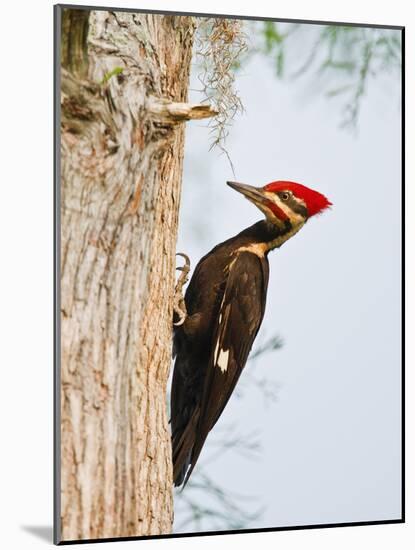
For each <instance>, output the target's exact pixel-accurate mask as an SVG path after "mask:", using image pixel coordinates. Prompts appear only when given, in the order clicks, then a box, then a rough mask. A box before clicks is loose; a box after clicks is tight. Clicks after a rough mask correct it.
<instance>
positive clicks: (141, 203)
mask: <svg viewBox="0 0 415 550" xmlns="http://www.w3.org/2000/svg"><path fill="white" fill-rule="evenodd" d="M72 19H74V21H72ZM72 19H71V21H69V22H68V20H67V19H65V13H64V15H63V25H62V31H63V32H64V29H65V25H66V27H67V28H70V25H71V24H73V26H74V29H75V30H74V31H73V32H74V33H75V35H74V38H73V39H72V40H68V37H66V38H67V40H66V42H65V43H63V44H62V63H63V66H62V70H61V89H62V104H61V105H62V106H61V540H73V539H89V538H101V537H117V536H134V535H154V534H159V533H169V532H170V531H171V525H172V516H173V506H172V477H171V476H172V473H171V451H170V431H169V426H168V419H167V412H166V385H167V379H168V374H169V369H170V362H171V331H172V296H173V288H174V274H175V272H174V269H175V243H176V233H177V221H178V207H179V199H180V186H181V174H182V158H183V142H184V124H183V123H182V121H183V120H188V119H190V118H192V116H191V115H189V114H187V115H186V114H183V113H182V114H180V112H181V110H183V109H180V108H179V109H178V108H177V106H176V107H174V106H173V115H174V113H175V112H177V110H178V111H179V114H177V113H176V115H177V116H169V113H168V112H167V113H166V112H165V111H166V109H165V107H164V106H165V105H166V104H167V105H169V103H170V102H173V103H174V104H177V103H185V102H186V100H187V87H188V78H189V68H190V60H191V49H192V40H193V32H194V22H193V19H192V18H191V17H168V16H160V15H138V14H131V13H114V12H105V11H96V12H94V11H92V12H90V13H89V18H88V21H87V27H85V24H86V22H85V18H82V17H80V18H79V17H78V18H76V17H75V18H72ZM78 20H79V21H78ZM78 23H79V24H78ZM76 25H78V27H76ZM76 28H77V29H78V34H76ZM86 30H87V38H86V39H85V32H86ZM68 32H69V31H68ZM68 44H69V46H68ZM85 45H86V46H85ZM84 47H87V52H79V49H80V48H81V49H82V48H84ZM76 59H79V60H80V61H79V63H80V65H81V66H80V70H79V71H77V70H76ZM155 106H156V107H155ZM191 110H192V109H190V111H191ZM167 111H168V109H167ZM206 116H208V115H206Z"/></svg>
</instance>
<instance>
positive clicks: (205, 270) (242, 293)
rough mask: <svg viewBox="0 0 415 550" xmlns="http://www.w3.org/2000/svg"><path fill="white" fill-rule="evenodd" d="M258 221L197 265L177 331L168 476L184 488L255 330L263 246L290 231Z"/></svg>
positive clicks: (260, 309)
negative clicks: (185, 316) (181, 320)
mask: <svg viewBox="0 0 415 550" xmlns="http://www.w3.org/2000/svg"><path fill="white" fill-rule="evenodd" d="M289 229H290V228H289V227H288V226H286V227H285V228H284V229H281V228H278V227H277V226H275V225H274V224H272V223H269V222H268V221H266V220H264V221H261V222H258V223H256V224H255V225H253V226H251V227H249V228H247V229H245V230H244V231H242V232H241V233H239V234H238V235H236V236H235V237H233V238H231V239H229V240H227V241H225V242H223V243H221V244H220V245H218V246H216V247H215V248H214V249H213V250H211V251H210V252H209V253H208V254H207V255H206V256H204V257H203V258H202V259H201V260H200V262H199V263H198V265H197V266H196V268H195V271H194V274H193V276H192V279H191V281H190V283H189V286H188V288H187V291H186V294H185V303H186V308H187V318H186V320H185V322H184V324H182V325H180V326H177V327H175V333H174V354H175V358H176V360H175V365H174V372H173V383H172V393H171V425H172V447H173V477H174V483H175V485H181V484H182V483H186V482H187V480H188V478H189V476H190V474H191V473H192V471H193V468H194V467H195V464H196V461H197V459H198V457H199V455H200V452H201V450H202V447H203V444H204V442H205V440H206V437H207V435H208V433H209V431H210V430H211V429H212V428H213V426H214V425H215V423H216V422H217V420H218V418H219V417H220V415H221V413H222V411H223V409H224V407H225V405H226V403H227V402H228V400H229V398H230V396H231V394H232V392H233V390H234V388H235V385H236V383H237V381H238V379H239V376H240V374H241V372H242V370H243V368H244V366H245V363H246V361H247V359H248V354H249V352H250V350H251V347H252V344H253V342H254V340H255V337H256V334H257V332H258V330H259V327H260V326H261V322H262V319H263V316H264V312H265V302H266V294H267V286H268V274H269V266H268V258H267V253H268V249H267V247H266V246H264V243H270V242H275V240H276V239H278V237H279V236H281V235H282V234H283V233H286V232H287V231H289Z"/></svg>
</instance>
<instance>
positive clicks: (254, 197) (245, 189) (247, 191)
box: [226, 181, 265, 204]
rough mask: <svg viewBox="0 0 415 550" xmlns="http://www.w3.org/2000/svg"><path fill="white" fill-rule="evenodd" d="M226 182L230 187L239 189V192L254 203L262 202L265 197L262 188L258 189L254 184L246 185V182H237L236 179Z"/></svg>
mask: <svg viewBox="0 0 415 550" xmlns="http://www.w3.org/2000/svg"><path fill="white" fill-rule="evenodd" d="M226 183H227V184H228V185H229V187H232V189H235V191H238V193H242V195H244V196H245V197H246V198H247V199H248V200H250V201H252V202H253V203H254V204H258V203H262V202H263V201H264V199H265V197H264V194H263V190H262V189H258V188H257V187H253V186H252V185H246V183H237V182H236V181H227V182H226Z"/></svg>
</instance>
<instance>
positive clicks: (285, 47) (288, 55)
mask: <svg viewBox="0 0 415 550" xmlns="http://www.w3.org/2000/svg"><path fill="white" fill-rule="evenodd" d="M257 25H258V24H257ZM259 34H260V37H261V40H260V42H261V44H260V47H259V49H258V50H259V51H260V52H262V53H263V54H264V55H266V56H268V57H270V58H271V60H272V62H273V64H274V65H275V73H276V76H277V77H278V78H283V77H288V78H291V79H295V78H298V77H305V76H307V75H308V76H310V77H311V78H312V79H314V81H315V82H319V83H320V84H321V85H322V86H323V87H324V88H325V94H326V96H327V97H328V98H334V97H338V96H341V97H342V98H343V99H344V104H343V110H342V126H350V127H356V125H357V122H358V118H359V113H360V108H361V102H362V99H363V97H364V95H365V93H366V91H367V87H368V84H369V81H370V79H371V78H374V77H377V76H379V75H381V74H383V75H388V74H393V73H395V72H396V71H400V70H401V34H400V31H398V30H392V29H375V28H366V27H354V26H335V25H324V26H323V25H315V26H313V25H298V24H290V23H273V22H269V21H267V22H265V23H261V24H260V33H259ZM287 68H289V69H287Z"/></svg>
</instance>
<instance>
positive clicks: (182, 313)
mask: <svg viewBox="0 0 415 550" xmlns="http://www.w3.org/2000/svg"><path fill="white" fill-rule="evenodd" d="M176 256H181V257H182V258H184V261H185V263H184V265H183V266H182V267H176V269H177V271H181V274H180V276H179V278H178V279H177V283H176V288H175V290H174V298H173V325H175V326H176V327H177V326H179V325H182V324H183V323H184V322H185V321H186V317H187V310H186V304H185V301H184V296H183V287H184V285H185V284H186V283H187V281H188V279H189V271H190V259H189V256H187V254H182V253H181V252H178V253H177V254H176ZM176 319H178V320H177V321H176V322H175V320H176Z"/></svg>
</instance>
